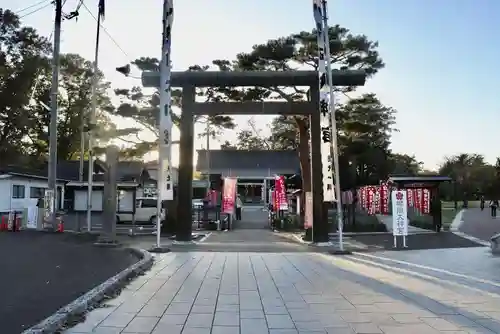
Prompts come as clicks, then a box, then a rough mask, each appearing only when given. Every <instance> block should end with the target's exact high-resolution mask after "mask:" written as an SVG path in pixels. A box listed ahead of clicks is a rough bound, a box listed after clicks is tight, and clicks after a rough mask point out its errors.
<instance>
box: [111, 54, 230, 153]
mask: <svg viewBox="0 0 500 334" xmlns="http://www.w3.org/2000/svg"><path fill="white" fill-rule="evenodd" d="M132 63H133V64H134V65H136V66H137V67H138V68H139V69H141V70H142V71H159V60H158V59H156V58H147V57H142V58H139V59H137V60H135V61H133V62H132ZM213 63H214V65H216V66H217V68H218V69H219V70H224V66H225V65H224V63H218V62H217V61H214V62H213ZM208 69H209V66H200V65H193V66H191V67H190V68H189V69H188V71H206V70H208ZM220 91H222V89H218V88H205V89H197V92H196V95H197V99H200V100H201V101H203V102H214V101H223V100H224V99H225V97H224V96H223V95H222V94H221V93H220ZM115 94H116V95H117V96H118V97H119V98H120V102H121V103H120V105H119V106H118V108H116V110H115V111H114V114H115V115H116V116H120V117H124V118H126V119H130V120H133V121H135V122H137V123H138V124H140V125H141V126H142V127H143V129H145V130H147V131H148V132H150V133H151V134H153V136H154V139H153V140H145V139H144V138H137V139H138V140H137V141H135V142H134V143H133V146H132V147H131V148H130V149H128V150H127V154H128V155H129V156H142V155H144V154H146V153H148V152H150V151H152V150H155V149H157V145H158V142H157V141H158V136H159V133H158V131H159V130H158V128H159V114H160V109H159V105H160V96H159V92H158V91H155V92H154V93H153V94H150V95H148V94H145V93H144V92H143V90H142V88H141V87H138V86H136V87H133V88H132V89H115ZM181 94H182V92H181V90H173V91H172V106H173V107H177V108H180V107H181ZM226 100H227V99H226ZM174 110H175V109H174ZM172 121H173V123H174V125H176V126H178V125H179V121H180V117H179V115H178V114H177V113H176V112H173V113H172ZM195 122H197V123H202V124H207V123H208V125H209V130H210V131H209V132H210V133H209V135H210V136H211V137H212V138H216V137H217V136H219V135H220V134H221V131H222V130H223V129H234V128H235V126H236V125H235V123H234V121H233V119H232V117H229V116H224V115H211V116H197V117H196V118H195ZM206 135H207V132H203V133H202V134H200V136H201V137H203V136H206Z"/></svg>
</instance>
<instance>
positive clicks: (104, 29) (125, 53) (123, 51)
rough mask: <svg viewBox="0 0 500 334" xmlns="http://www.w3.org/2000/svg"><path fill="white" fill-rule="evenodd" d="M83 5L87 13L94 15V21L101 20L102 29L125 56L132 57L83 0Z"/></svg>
mask: <svg viewBox="0 0 500 334" xmlns="http://www.w3.org/2000/svg"><path fill="white" fill-rule="evenodd" d="M82 6H83V8H84V9H85V10H86V11H87V13H89V14H90V16H92V18H93V19H94V21H96V22H99V25H100V26H101V28H102V30H103V31H104V33H105V34H106V35H108V37H109V39H110V40H111V41H112V42H113V44H114V45H115V46H116V47H117V48H118V49H119V50H120V51H121V52H122V53H123V54H124V55H125V57H127V59H130V56H129V55H128V53H127V52H125V50H123V48H122V47H121V46H120V44H118V42H117V41H116V40H115V39H114V38H113V36H112V35H111V34H110V33H109V31H107V30H106V28H105V27H104V26H103V25H102V24H101V23H100V21H99V20H98V19H97V18H96V17H95V15H94V14H92V12H91V11H90V9H89V8H88V7H87V6H86V5H85V3H84V2H83V1H82Z"/></svg>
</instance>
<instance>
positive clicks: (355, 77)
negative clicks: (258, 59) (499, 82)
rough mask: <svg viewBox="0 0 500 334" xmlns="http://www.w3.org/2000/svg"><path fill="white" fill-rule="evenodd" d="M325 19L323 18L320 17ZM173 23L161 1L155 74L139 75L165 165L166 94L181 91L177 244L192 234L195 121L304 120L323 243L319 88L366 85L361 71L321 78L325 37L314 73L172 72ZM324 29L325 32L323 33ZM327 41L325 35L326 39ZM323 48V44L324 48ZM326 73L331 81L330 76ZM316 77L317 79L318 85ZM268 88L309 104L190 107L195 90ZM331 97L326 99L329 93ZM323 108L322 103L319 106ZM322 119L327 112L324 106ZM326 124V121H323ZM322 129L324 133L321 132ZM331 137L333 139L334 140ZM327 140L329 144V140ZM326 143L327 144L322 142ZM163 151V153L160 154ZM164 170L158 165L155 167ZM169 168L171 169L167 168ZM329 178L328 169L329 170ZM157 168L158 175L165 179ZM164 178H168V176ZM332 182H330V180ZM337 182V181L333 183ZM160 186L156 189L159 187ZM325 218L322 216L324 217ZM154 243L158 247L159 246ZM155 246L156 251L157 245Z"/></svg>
mask: <svg viewBox="0 0 500 334" xmlns="http://www.w3.org/2000/svg"><path fill="white" fill-rule="evenodd" d="M323 2H324V3H323V8H324V10H323V11H326V1H323ZM313 4H314V12H315V19H316V21H317V29H318V30H322V27H323V26H322V25H321V22H320V21H321V16H319V17H317V16H318V15H317V14H318V13H319V14H320V15H324V14H326V13H323V14H322V12H321V8H320V6H319V4H318V3H317V0H313ZM324 18H326V16H324ZM172 23H173V1H172V0H164V4H163V45H162V62H161V65H160V72H144V73H142V84H143V86H144V87H155V88H160V93H161V99H160V100H161V101H160V104H161V107H160V157H161V156H162V152H163V155H166V156H167V160H170V147H171V146H170V145H171V138H170V137H171V127H172V121H171V114H170V112H171V110H170V109H171V108H170V93H171V91H170V89H171V87H180V88H182V115H181V124H180V132H181V137H180V147H179V149H180V163H179V178H178V182H179V183H178V208H177V215H178V216H177V224H176V229H177V233H176V240H177V241H191V232H192V222H191V219H192V218H191V217H192V189H191V181H192V175H193V153H194V152H193V151H194V149H193V146H194V115H207V114H209V115H252V114H254V115H255V114H261V115H308V116H309V121H310V140H311V161H310V163H311V184H312V194H313V214H312V218H313V222H314V224H313V233H312V241H313V242H316V243H321V242H328V241H329V237H328V232H329V229H328V219H327V217H326V216H325V214H326V210H323V209H324V205H323V192H324V190H323V182H324V180H323V175H322V174H323V170H325V169H324V167H325V166H323V165H324V163H325V162H324V161H322V153H321V144H322V136H323V137H324V136H325V135H324V133H325V131H327V130H328V131H327V132H328V133H330V136H331V128H330V127H328V129H327V128H325V126H328V125H325V124H323V127H322V125H321V122H322V121H323V123H324V118H325V117H327V116H326V115H323V119H322V117H321V113H320V87H319V86H320V85H324V83H325V81H326V82H328V83H329V85H330V86H335V85H337V86H362V85H364V83H365V79H366V74H365V72H364V71H339V70H334V71H330V66H329V64H327V66H326V69H328V70H327V72H325V66H324V62H325V60H324V53H325V51H328V52H329V47H328V45H327V47H326V48H325V45H324V44H325V43H324V41H325V40H327V38H326V37H325V34H324V32H321V36H318V43H319V44H320V53H321V54H322V55H323V57H320V58H321V60H322V61H321V63H322V64H320V65H323V66H320V70H321V72H320V73H318V72H316V71H290V72H277V71H276V72H274V71H245V72H171V65H170V64H171V61H170V44H171V30H172ZM326 28H327V27H326ZM326 36H327V34H326ZM326 44H328V43H326ZM329 72H331V76H330V75H329V74H330V73H329ZM318 77H319V78H320V80H319V82H320V83H319V84H318ZM245 86H247V87H248V86H254V87H255V86H257V87H272V86H288V87H291V86H308V87H310V90H309V94H310V102H306V101H298V102H291V103H289V102H243V103H235V102H207V103H199V102H196V101H195V96H196V94H195V89H196V87H245ZM330 95H331V93H330ZM321 102H326V101H323V100H322V101H321ZM322 112H323V113H326V112H328V110H325V108H324V106H323V110H322ZM326 119H327V121H328V118H326ZM325 129H326V130H325ZM334 135H336V134H334ZM330 140H331V138H330ZM323 141H324V142H326V140H323ZM164 151H165V152H164ZM162 164H164V162H163V161H161V163H160V165H162ZM168 168H170V167H168ZM328 171H329V172H330V169H328ZM164 174H165V172H164V170H163V168H162V171H160V175H162V176H164V177H165V175H164ZM166 174H168V175H170V174H169V172H168V170H167V173H166ZM168 175H167V179H166V180H163V179H160V180H159V192H160V196H161V193H162V192H168V193H169V195H168V196H167V197H172V192H171V188H172V185H171V180H170V178H168ZM329 178H330V179H332V177H329ZM337 182H338V180H337ZM160 186H161V187H160ZM324 213H325V214H324ZM158 243H159V241H158ZM158 246H159V245H158Z"/></svg>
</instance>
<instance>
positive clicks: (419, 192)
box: [415, 188, 423, 212]
mask: <svg viewBox="0 0 500 334" xmlns="http://www.w3.org/2000/svg"><path fill="white" fill-rule="evenodd" d="M416 190H417V198H416V201H415V204H416V205H415V209H417V210H418V211H420V212H422V209H423V205H422V204H423V202H422V199H423V195H422V189H421V188H419V189H416Z"/></svg>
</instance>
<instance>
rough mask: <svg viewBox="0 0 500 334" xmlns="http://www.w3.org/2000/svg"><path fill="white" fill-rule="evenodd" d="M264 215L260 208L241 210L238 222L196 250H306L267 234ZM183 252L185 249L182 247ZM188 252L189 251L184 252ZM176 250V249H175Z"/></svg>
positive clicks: (275, 235)
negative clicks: (240, 217) (229, 229)
mask: <svg viewBox="0 0 500 334" xmlns="http://www.w3.org/2000/svg"><path fill="white" fill-rule="evenodd" d="M267 214H268V213H267V211H263V210H262V207H258V206H251V207H244V208H243V211H242V220H241V221H236V222H234V225H233V229H232V230H231V231H227V232H219V231H216V232H213V233H212V234H211V235H210V237H208V238H207V239H206V240H205V241H204V242H203V243H201V244H198V245H196V249H197V250H201V251H219V252H259V253H261V252H278V253H279V252H305V251H309V250H310V249H309V247H307V246H306V245H303V244H299V243H297V242H295V241H293V240H290V239H288V238H285V237H282V236H280V234H279V233H275V232H273V231H271V229H270V228H269V226H268V221H267ZM185 248H186V247H185ZM186 249H188V250H191V249H189V248H186ZM175 250H178V249H175Z"/></svg>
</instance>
